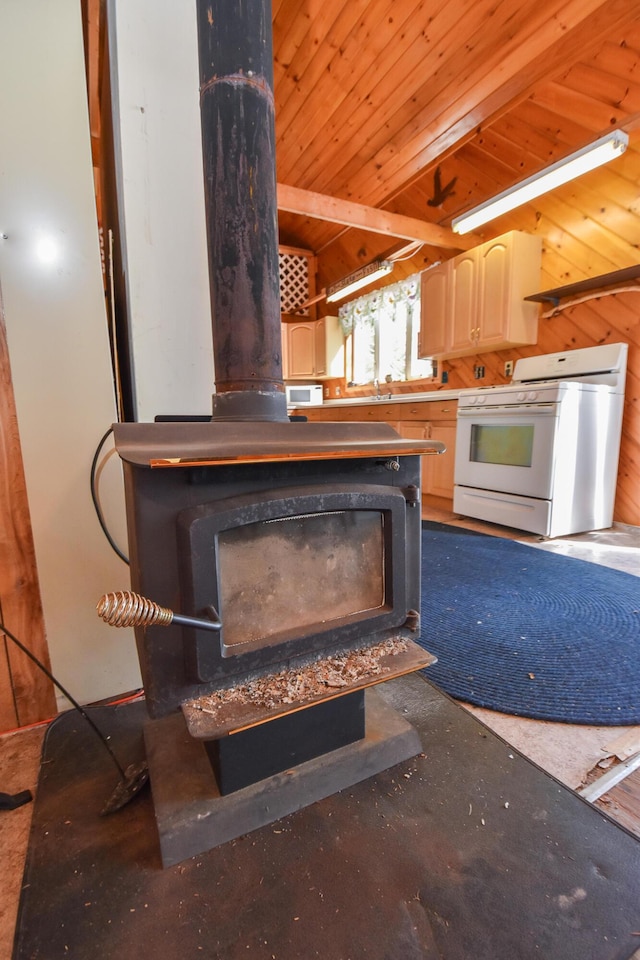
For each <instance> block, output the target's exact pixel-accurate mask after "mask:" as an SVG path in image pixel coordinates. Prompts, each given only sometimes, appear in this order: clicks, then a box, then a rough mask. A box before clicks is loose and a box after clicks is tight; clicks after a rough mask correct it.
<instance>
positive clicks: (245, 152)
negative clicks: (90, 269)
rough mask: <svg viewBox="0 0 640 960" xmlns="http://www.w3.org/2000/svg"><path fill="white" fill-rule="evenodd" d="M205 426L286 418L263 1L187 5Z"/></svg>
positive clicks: (269, 57)
mask: <svg viewBox="0 0 640 960" xmlns="http://www.w3.org/2000/svg"><path fill="white" fill-rule="evenodd" d="M197 18H198V53H199V65H200V106H201V122H202V148H203V164H204V183H205V211H206V223H207V246H208V258H209V288H210V295H211V314H212V328H213V358H214V366H215V379H216V383H215V393H214V395H213V419H214V420H286V419H287V408H286V398H285V393H284V383H283V379H282V339H281V333H280V283H279V270H278V220H277V196H276V172H275V118H274V97H273V47H272V23H271V3H270V0H233V2H232V3H229V0H197Z"/></svg>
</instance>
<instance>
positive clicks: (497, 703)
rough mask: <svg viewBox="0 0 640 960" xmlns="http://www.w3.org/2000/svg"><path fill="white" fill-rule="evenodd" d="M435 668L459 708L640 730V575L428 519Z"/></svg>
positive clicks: (425, 599)
mask: <svg viewBox="0 0 640 960" xmlns="http://www.w3.org/2000/svg"><path fill="white" fill-rule="evenodd" d="M421 624H422V626H421V639H420V641H419V642H420V643H421V644H422V645H423V646H424V647H426V649H427V650H429V651H430V652H431V653H433V654H435V655H436V656H437V657H438V662H437V663H436V664H434V665H433V666H432V667H429V668H428V669H427V670H426V671H425V676H426V677H427V678H428V679H429V680H431V681H432V682H433V683H434V684H435V685H436V686H438V687H440V688H441V689H442V690H444V691H445V692H446V693H448V694H450V695H451V696H452V697H455V698H456V699H458V700H464V701H465V702H466V703H471V704H474V705H475V706H479V707H486V708H488V709H490V710H498V711H500V712H501V713H508V714H513V715H515V716H522V717H531V718H533V719H538V720H555V721H560V722H563V723H585V724H593V725H598V726H599V725H602V726H614V725H621V724H622V725H629V724H638V723H640V578H638V577H635V576H633V575H632V574H629V573H623V572H621V571H618V570H612V569H610V568H608V567H603V566H600V565H599V564H594V563H590V562H588V561H585V560H578V559H574V558H573V557H565V556H560V555H558V554H554V553H550V552H548V551H546V550H540V549H536V548H535V547H529V546H526V545H525V544H521V543H516V542H515V541H513V540H505V539H503V538H500V537H492V536H487V535H485V534H478V533H475V532H471V531H467V530H462V529H461V528H459V527H457V528H456V527H447V526H444V525H441V524H435V523H428V522H426V521H425V522H423V531H422V618H421Z"/></svg>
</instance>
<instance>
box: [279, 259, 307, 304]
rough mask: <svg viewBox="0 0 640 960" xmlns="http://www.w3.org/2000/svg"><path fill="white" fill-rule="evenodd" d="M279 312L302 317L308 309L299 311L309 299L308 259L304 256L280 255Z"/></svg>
mask: <svg viewBox="0 0 640 960" xmlns="http://www.w3.org/2000/svg"><path fill="white" fill-rule="evenodd" d="M279 262H280V311H281V313H293V314H298V315H300V316H302V317H308V316H309V308H308V307H306V308H305V309H301V306H302V304H303V303H306V302H307V300H308V299H309V258H308V257H307V256H305V255H304V254H297V253H282V252H281V253H280V254H279Z"/></svg>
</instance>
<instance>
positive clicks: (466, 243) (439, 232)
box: [278, 183, 479, 250]
mask: <svg viewBox="0 0 640 960" xmlns="http://www.w3.org/2000/svg"><path fill="white" fill-rule="evenodd" d="M278 210H284V211H286V212H287V213H296V214H299V215H300V216H304V217H312V218H313V219H316V220H324V221H328V222H329V223H340V224H342V225H343V226H345V227H358V228H360V229H361V230H368V231H369V232H370V233H382V234H385V235H386V236H389V237H400V238H401V239H403V240H416V241H420V242H421V243H423V244H425V245H426V246H430V247H442V248H443V249H445V250H469V249H470V248H471V247H473V246H475V245H476V244H477V243H478V242H479V241H478V237H475V236H471V235H470V234H467V235H466V236H464V237H460V236H458V235H457V234H456V233H454V232H453V231H452V230H448V229H446V227H440V226H438V224H437V223H429V222H428V221H427V220H417V219H415V218H414V217H405V216H404V215H403V214H400V213H390V212H389V211H388V210H379V209H377V208H376V207H367V206H365V205H364V204H362V203H353V202H352V201H351V200H340V199H338V197H328V196H325V194H322V193H313V192H312V191H311V190H301V189H299V188H298V187H290V186H287V185H285V184H283V183H279V184H278Z"/></svg>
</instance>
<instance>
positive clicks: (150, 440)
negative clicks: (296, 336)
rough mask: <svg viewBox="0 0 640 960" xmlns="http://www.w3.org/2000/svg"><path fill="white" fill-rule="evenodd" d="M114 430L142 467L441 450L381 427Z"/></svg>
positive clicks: (123, 451)
mask: <svg viewBox="0 0 640 960" xmlns="http://www.w3.org/2000/svg"><path fill="white" fill-rule="evenodd" d="M113 430H114V436H115V440H116V448H117V450H118V453H119V455H120V456H121V457H122V459H123V460H125V461H127V462H128V463H132V464H135V465H137V466H144V467H187V466H196V465H197V466H206V465H216V464H228V463H230V462H233V463H247V464H250V463H270V462H271V463H272V462H276V461H300V460H329V459H331V460H335V459H338V458H352V457H360V458H364V457H400V456H422V455H425V454H439V453H443V452H444V450H445V446H444V444H443V443H440V442H439V441H437V440H404V439H403V438H402V437H400V435H399V434H398V433H397V432H396V431H395V430H394V429H393V427H391V426H390V425H389V424H386V423H338V422H336V423H334V422H311V423H304V422H289V421H283V422H262V421H212V422H210V423H184V422H182V423H117V424H114V427H113Z"/></svg>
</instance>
